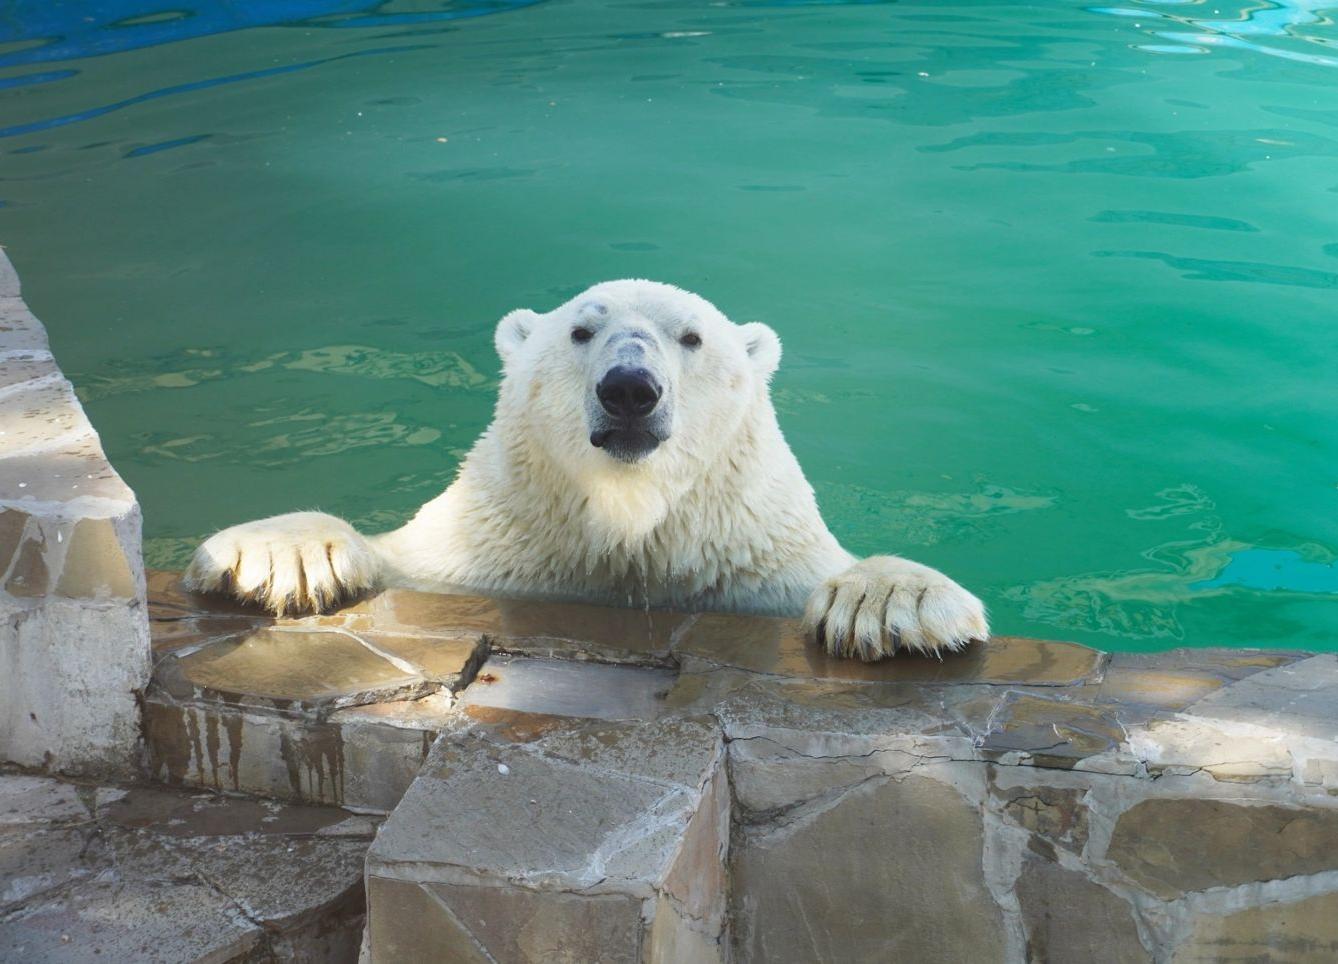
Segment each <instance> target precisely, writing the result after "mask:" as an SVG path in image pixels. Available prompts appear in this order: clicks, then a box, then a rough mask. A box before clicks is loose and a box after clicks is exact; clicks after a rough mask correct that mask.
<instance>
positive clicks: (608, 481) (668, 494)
mask: <svg viewBox="0 0 1338 964" xmlns="http://www.w3.org/2000/svg"><path fill="white" fill-rule="evenodd" d="M512 424H515V423H512ZM507 428H508V421H507V420H506V419H499V420H498V421H496V422H494V424H493V426H492V427H491V428H490V429H489V431H488V432H487V433H486V434H485V436H484V438H483V439H481V440H480V449H481V451H476V452H475V453H472V454H471V457H470V458H469V460H468V461H467V462H466V465H465V467H464V469H463V471H462V481H464V480H465V478H466V477H468V479H469V483H470V488H471V489H472V490H474V491H476V492H479V493H481V494H482V493H486V496H485V497H484V498H485V499H486V506H484V505H480V506H479V508H480V509H482V510H484V513H483V514H485V515H486V516H487V517H488V519H489V523H488V525H487V526H486V529H487V531H489V532H491V533H494V534H499V533H520V534H523V543H524V545H523V547H522V546H508V553H507V554H508V556H510V557H512V558H514V559H515V564H516V569H515V570H514V575H515V577H516V579H517V581H519V582H523V584H524V585H525V587H526V589H527V590H531V591H532V590H538V591H539V593H541V594H542V593H544V592H545V591H546V590H545V588H544V584H548V589H547V591H549V592H552V593H554V594H566V593H567V591H568V590H570V589H579V590H580V592H579V594H580V595H581V596H583V597H584V598H596V597H600V596H605V597H607V598H608V599H609V600H610V601H613V602H616V603H619V604H625V603H626V601H627V600H628V599H636V600H642V599H644V600H645V601H646V602H647V603H648V604H651V605H679V604H693V603H694V602H695V601H698V600H702V599H713V598H715V597H714V595H713V594H714V593H717V592H719V591H722V590H721V587H726V586H732V585H736V584H743V583H746V582H748V581H751V580H756V579H767V578H770V577H771V576H772V575H773V574H774V571H775V570H776V568H777V567H780V566H785V565H788V564H790V562H791V561H792V560H793V559H795V558H797V557H799V556H802V555H804V554H806V553H811V552H813V551H814V550H813V544H814V542H815V540H821V539H822V538H824V537H825V538H826V539H827V540H831V536H830V534H828V533H827V529H826V526H825V525H824V524H823V522H822V519H821V517H820V515H819V514H818V512H817V506H816V503H815V502H814V500H813V497H812V490H811V488H810V487H809V486H808V483H807V481H806V480H805V479H804V477H803V473H802V471H801V470H800V469H799V466H798V463H797V462H796V461H795V459H794V456H793V454H792V453H791V452H790V449H789V446H788V445H787V444H786V442H785V439H784V437H783V436H782V435H781V431H780V427H779V425H778V424H777V421H776V416H775V411H774V409H773V408H772V405H771V400H770V397H769V395H767V394H766V392H765V390H764V391H763V392H762V393H761V395H760V397H759V398H758V399H757V400H756V403H755V404H754V405H752V406H750V409H749V411H748V413H747V414H745V416H744V417H743V419H742V420H741V421H740V423H739V425H738V428H737V429H736V431H735V432H734V433H733V435H732V437H731V438H730V439H729V440H728V441H726V443H725V444H724V445H722V446H720V447H719V448H718V449H717V454H716V456H715V457H714V458H713V459H712V460H711V461H710V462H709V463H701V464H696V465H688V466H685V467H684V470H683V471H682V472H681V474H680V475H679V476H677V477H674V478H664V477H663V476H657V475H656V474H655V473H656V469H657V467H656V466H655V465H653V464H651V465H647V466H645V468H644V469H643V470H642V471H636V470H637V469H638V468H640V467H639V466H631V467H628V466H622V465H611V466H610V468H611V469H612V470H613V471H611V472H609V473H608V474H606V475H596V477H595V478H594V480H593V482H592V481H591V480H590V479H588V478H587V479H583V480H581V484H577V482H576V481H575V480H573V479H572V478H571V477H570V476H569V475H568V473H567V472H566V470H564V469H563V467H562V466H560V465H559V464H558V463H557V461H556V460H555V459H554V458H553V457H552V456H551V455H549V454H548V453H547V452H546V451H545V450H544V448H543V446H542V445H540V444H537V442H536V441H535V440H534V439H533V438H532V437H530V436H529V435H528V434H527V433H525V432H523V431H521V430H519V426H518V425H517V427H516V428H515V429H514V430H513V431H511V432H508V431H507ZM628 468H631V469H632V470H633V471H631V472H626V471H623V470H625V469H628ZM574 530H576V531H574ZM489 538H490V537H487V536H484V535H480V539H481V540H485V539H489ZM478 548H479V549H480V550H486V551H493V550H495V549H496V546H484V545H480V546H478ZM524 570H528V571H529V572H528V574H527V575H522V574H521V573H522V571H524ZM741 574H743V575H745V576H746V578H745V579H744V580H743V581H742V582H741V581H740V575H741ZM573 580H574V581H575V582H576V583H579V585H578V586H572V585H571V583H572V581H573ZM531 594H533V593H531Z"/></svg>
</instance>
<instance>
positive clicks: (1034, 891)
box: [1017, 857, 1152, 964]
mask: <svg viewBox="0 0 1338 964" xmlns="http://www.w3.org/2000/svg"><path fill="white" fill-rule="evenodd" d="M1017 897H1018V903H1019V905H1020V906H1021V909H1022V918H1023V921H1024V923H1025V925H1026V928H1027V959H1028V960H1031V961H1082V962H1084V964H1143V962H1150V961H1151V960H1152V956H1151V955H1150V954H1148V952H1147V951H1146V950H1145V949H1144V947H1143V945H1142V943H1141V942H1140V941H1139V939H1138V927H1137V925H1136V924H1135V923H1134V916H1133V907H1132V906H1131V905H1130V904H1129V902H1128V901H1126V900H1123V899H1121V898H1120V897H1118V896H1117V895H1115V894H1113V893H1112V892H1111V891H1109V890H1107V889H1106V888H1105V887H1102V886H1101V885H1100V884H1096V883H1093V882H1092V881H1091V880H1088V879H1087V878H1086V877H1084V876H1083V875H1082V874H1080V873H1077V872H1076V871H1072V870H1065V869H1063V868H1062V867H1060V866H1058V865H1057V864H1054V863H1051V862H1050V861H1048V860H1042V859H1038V858H1036V857H1028V858H1027V860H1026V862H1025V863H1024V864H1023V868H1022V875H1021V877H1020V879H1019V880H1018V882H1017Z"/></svg>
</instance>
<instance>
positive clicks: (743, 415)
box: [185, 280, 989, 660]
mask: <svg viewBox="0 0 1338 964" xmlns="http://www.w3.org/2000/svg"><path fill="white" fill-rule="evenodd" d="M495 340H496V345H497V351H498V354H499V355H500V356H501V359H502V368H503V377H502V382H501V389H500V392H499V395H498V400H497V408H496V412H495V415H494V419H493V422H492V424H491V425H490V426H489V427H488V429H487V430H486V431H485V432H484V433H483V435H482V437H481V438H479V440H478V442H477V443H476V444H475V445H474V447H473V449H472V450H471V451H470V452H469V455H468V456H467V457H466V459H465V461H464V464H463V465H462V466H461V467H460V471H459V475H458V476H457V478H456V480H455V482H454V483H452V484H451V486H450V487H449V488H448V489H447V490H446V491H445V492H443V493H442V494H441V495H440V496H438V497H437V498H435V499H433V500H432V501H431V502H429V503H427V504H426V505H425V506H423V507H422V508H421V509H419V511H418V513H417V515H415V516H414V517H413V519H412V520H411V521H410V522H409V523H408V524H406V525H405V526H404V527H402V528H400V529H396V530H395V531H393V532H387V533H384V534H381V535H375V536H364V535H361V534H360V533H358V532H357V531H355V530H354V529H353V527H352V526H350V525H349V524H348V523H347V522H344V521H343V520H341V519H337V518H335V517H333V516H330V515H325V514H322V513H318V512H296V513H291V514H288V515H280V516H275V517H273V518H269V519H261V520H259V521H256V522H248V523H245V524H242V525H238V526H233V527H232V528H229V529H224V530H223V531H222V532H219V533H217V534H216V535H214V536H212V537H210V538H209V539H208V540H207V541H205V542H204V544H203V545H201V546H200V547H199V549H198V550H197V551H196V553H195V556H194V558H193V560H192V561H191V564H190V566H189V568H188V570H187V572H186V576H185V579H186V584H187V585H188V586H189V587H190V588H193V589H196V590H202V591H209V592H224V593H230V594H232V595H235V596H237V597H239V598H241V599H243V600H248V601H252V602H254V603H258V604H260V605H262V606H265V607H267V608H269V609H271V610H272V611H274V612H275V613H278V614H281V615H282V614H285V613H292V614H298V613H303V612H313V611H316V612H319V611H324V610H327V609H329V608H331V607H333V606H335V605H336V604H337V603H339V602H340V601H341V600H343V599H346V598H349V597H352V596H354V595H357V594H360V593H362V592H365V591H367V590H369V589H373V588H376V587H390V586H399V587H405V588H410V589H419V590H427V591H437V592H449V591H473V592H479V593H496V594H501V595H513V596H522V597H529V598H547V599H563V600H578V601H583V602H593V603H601V604H608V605H646V606H653V607H663V608H672V609H685V610H724V611H732V612H746V613H764V614H770V615H778V616H798V615H800V614H803V616H804V618H805V621H806V625H807V627H808V631H809V632H811V633H812V634H813V635H814V636H815V637H816V638H817V639H818V640H819V641H820V642H821V643H822V644H823V645H824V646H825V647H826V649H827V651H828V652H830V653H831V654H833V655H837V656H849V657H858V658H860V659H864V660H876V659H879V658H881V657H884V656H888V655H891V654H893V653H894V652H895V651H897V650H898V649H905V650H910V651H918V652H921V653H941V652H943V651H950V650H958V649H961V648H962V647H964V646H965V645H967V643H969V642H970V641H972V640H984V639H985V638H987V636H988V632H989V631H988V628H987V626H986V620H985V610H984V607H983V606H982V605H981V602H980V600H978V599H977V598H976V597H975V596H973V595H971V593H969V592H967V591H966V590H965V589H963V588H962V587H961V586H959V585H957V583H955V582H953V581H952V580H951V579H949V578H948V577H947V576H945V575H943V574H942V573H940V572H938V571H936V570H934V569H931V568H929V567H928V566H923V565H920V564H919V563H915V562H911V561H909V560H907V559H901V558H898V557H896V556H873V557H871V558H868V559H864V560H857V559H856V558H855V557H854V556H852V555H851V554H850V553H848V552H846V551H845V550H844V549H842V548H841V546H840V545H839V544H838V543H837V541H836V539H835V537H834V536H833V535H832V534H831V532H829V531H828V529H827V526H826V524H825V523H824V522H823V521H822V516H821V515H820V514H819V512H818V506H817V502H816V500H815V499H814V496H813V489H812V487H811V486H810V485H809V484H808V481H807V480H806V479H805V478H804V474H803V472H802V470H801V469H800V468H799V463H798V462H797V461H796V460H795V457H794V455H793V453H791V451H790V447H789V445H788V444H786V441H785V438H784V436H782V435H781V430H780V426H779V425H778V424H777V422H776V413H775V411H774V409H773V408H772V405H771V396H770V389H769V383H770V379H771V375H772V373H773V372H775V370H776V367H777V365H778V364H779V363H780V355H781V346H780V341H779V339H778V338H777V336H776V334H775V332H773V331H772V330H771V329H770V328H768V327H767V326H766V325H764V324H761V323H759V322H752V323H749V324H742V325H740V324H735V323H733V322H731V321H730V320H729V319H728V318H726V317H725V316H724V315H723V314H721V312H720V311H718V310H717V309H716V308H715V306H714V305H712V304H710V303H709V302H708V301H706V300H705V299H704V298H701V297H699V296H698V295H695V294H692V293H691V292H688V291H684V290H682V289H680V288H677V287H674V286H672V285H668V284H662V283H659V282H652V281H642V280H627V281H611V282H606V283H603V284H598V285H595V286H594V287H592V288H590V289H589V290H587V291H585V292H584V293H583V294H580V295H578V296H577V297H575V298H573V299H572V300H571V301H568V302H567V303H566V304H564V305H562V306H560V307H558V308H556V309H555V310H553V311H550V312H548V313H547V314H539V313H537V312H534V311H531V310H529V309H524V308H522V309H518V310H516V311H512V312H511V313H510V314H508V315H506V317H504V318H503V319H502V320H501V321H500V322H499V323H498V325H497V331H496V339H495Z"/></svg>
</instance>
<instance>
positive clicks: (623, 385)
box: [595, 365, 663, 418]
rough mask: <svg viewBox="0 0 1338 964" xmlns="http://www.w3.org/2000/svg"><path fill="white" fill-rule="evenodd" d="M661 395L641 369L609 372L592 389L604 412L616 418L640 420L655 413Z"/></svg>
mask: <svg viewBox="0 0 1338 964" xmlns="http://www.w3.org/2000/svg"><path fill="white" fill-rule="evenodd" d="M661 394H663V392H662V390H661V389H660V384H659V382H657V381H655V379H654V378H653V377H652V376H651V373H650V372H648V371H646V370H645V369H644V368H624V367H622V366H621V365H619V366H618V367H617V368H610V369H609V370H608V372H606V373H605V375H604V378H603V380H602V381H600V383H599V384H598V385H596V386H595V396H596V397H597V398H598V399H599V404H601V405H603V406H604V411H606V412H608V413H609V414H610V415H616V416H618V417H619V418H640V417H642V416H643V415H649V414H650V413H651V412H653V411H654V410H655V406H656V405H658V404H659V402H660V395H661Z"/></svg>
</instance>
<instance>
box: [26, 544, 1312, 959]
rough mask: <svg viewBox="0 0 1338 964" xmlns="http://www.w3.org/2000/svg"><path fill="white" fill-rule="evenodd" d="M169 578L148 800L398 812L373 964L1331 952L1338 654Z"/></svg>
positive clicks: (374, 860) (375, 879)
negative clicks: (811, 636) (1120, 645)
mask: <svg viewBox="0 0 1338 964" xmlns="http://www.w3.org/2000/svg"><path fill="white" fill-rule="evenodd" d="M2 535H3V531H0V536H2ZM150 586H151V589H152V590H153V591H152V592H151V595H150V606H151V613H152V615H153V628H154V647H155V659H156V664H155V665H156V673H155V682H154V685H153V687H152V688H151V690H150V692H149V694H148V700H147V702H146V709H145V720H146V733H147V736H148V744H149V750H150V754H149V757H150V765H151V768H152V769H153V773H154V776H155V777H156V778H157V779H159V780H162V781H164V782H166V783H168V784H174V785H178V786H200V787H208V788H217V789H221V790H232V791H241V792H249V793H253V794H261V795H266V796H272V797H278V798H282V799H288V800H300V801H309V802H315V803H321V802H342V803H345V804H355V805H357V806H360V807H369V808H372V809H374V810H379V811H384V812H390V816H389V818H388V819H387V822H386V824H385V826H384V829H383V831H382V832H381V834H380V835H379V837H378V838H377V840H376V842H375V843H374V845H373V846H372V848H371V849H370V851H369V853H368V857H367V879H368V882H369V922H370V923H369V931H368V935H369V937H368V945H367V946H368V955H369V957H370V960H372V961H398V960H406V959H428V958H440V959H447V960H478V961H488V960H496V961H548V960H564V959H572V960H583V959H589V958H590V955H591V954H595V955H596V956H597V957H598V959H600V960H611V961H616V960H625V961H643V962H644V961H723V960H733V961H739V962H746V961H768V962H771V961H780V962H785V961H796V962H798V961H812V960H843V961H844V960H850V961H883V960H890V959H904V960H916V961H931V962H932V961H959V960H973V961H975V960H979V961H989V960H1000V961H1010V962H1011V961H1017V962H1022V961H1039V960H1053V961H1061V960H1093V961H1147V960H1157V961H1169V960H1275V959H1276V960H1328V959H1330V958H1328V957H1325V954H1326V953H1327V950H1326V949H1327V948H1329V947H1330V946H1331V945H1332V943H1333V940H1334V938H1333V934H1332V933H1331V930H1332V928H1331V926H1330V925H1329V923H1328V922H1327V921H1328V918H1326V917H1325V916H1324V914H1325V912H1326V908H1328V907H1329V906H1330V904H1331V902H1332V901H1333V900H1338V897H1335V895H1338V831H1335V829H1334V827H1335V826H1338V823H1335V820H1338V732H1335V731H1334V728H1333V727H1334V724H1333V722H1332V721H1333V719H1336V718H1338V709H1336V708H1338V659H1335V658H1334V657H1327V656H1308V655H1306V654H1299V653H1277V652H1266V651H1256V652H1246V651H1231V652H1227V651H1219V650H1200V651H1187V650H1179V651H1173V652H1168V653H1159V654H1116V655H1114V656H1107V655H1105V654H1101V653H1097V652H1095V651H1092V650H1089V649H1085V648H1083V647H1081V646H1074V645H1070V644H1065V643H1058V642H1045V641H1036V640H1024V639H1014V638H999V639H996V640H993V641H991V643H989V644H988V645H986V646H980V647H976V648H974V649H972V650H970V651H968V652H967V653H965V654H962V655H960V656H949V657H945V658H944V659H943V660H937V659H926V658H923V657H911V656H905V655H899V656H897V657H895V658H893V659H890V660H887V661H884V662H881V663H877V664H863V663H856V662H847V661H841V660H832V659H829V658H828V657H826V656H825V655H824V654H822V653H821V652H820V651H819V650H818V649H817V648H816V647H815V646H813V645H811V644H810V643H809V642H808V641H807V640H806V639H804V638H803V636H802V635H801V634H800V633H799V632H798V629H797V627H796V625H795V624H794V623H793V622H792V621H788V620H777V619H766V618H760V617H744V616H725V615H710V614H707V615H695V616H693V615H678V614H669V613H656V612H650V613H647V612H644V611H635V610H626V611H625V610H604V609H599V608H596V607H588V606H563V605H559V604H553V603H524V602H514V601H502V600H492V599H485V598H481V597H474V596H433V595H428V594H422V593H408V592H401V591H389V592H385V593H382V594H380V595H378V596H375V597H373V598H370V599H367V600H363V601H361V602H358V603H356V604H355V605H352V606H350V607H348V608H347V609H345V610H343V611H341V612H338V613H334V614H330V615H327V616H322V617H316V618H309V619H302V620H285V621H275V620H272V619H269V618H267V617H264V616H263V615H261V614H257V613H255V612H249V611H246V610H243V609H240V608H238V607H235V606H232V605H231V604H229V603H227V602H225V601H221V600H212V599H199V598H195V597H191V596H189V595H188V594H184V593H182V592H181V591H180V589H179V587H177V586H175V585H174V584H173V583H172V580H171V578H170V577H165V576H161V575H158V574H151V577H150ZM76 802H78V801H76ZM52 805H53V806H56V805H57V804H56V803H54V802H53V804H52ZM59 806H63V807H67V808H68V807H70V806H72V804H71V803H70V801H68V800H65V801H64V802H63V803H60V804H59ZM392 811H393V812H392ZM17 812H18V811H17V810H16V813H17ZM3 819H4V816H3V813H2V812H0V821H3ZM14 819H18V818H14ZM0 825H2V824H0ZM45 832H48V833H52V834H55V835H56V836H52V838H51V839H52V841H53V843H52V845H51V847H50V848H48V849H49V851H50V853H51V854H52V855H53V856H52V857H51V861H50V863H51V867H50V868H49V869H47V870H43V871H41V873H45V874H50V875H58V874H60V873H62V872H65V871H62V870H61V867H62V866H64V865H63V864H62V863H61V859H62V858H61V857H60V855H61V854H62V853H65V852H66V851H65V849H62V848H64V847H65V846H66V845H65V844H62V843H61V842H60V841H59V840H58V839H57V837H58V835H59V833H62V832H64V828H48V829H47V830H46V831H45ZM1331 838H1332V839H1331ZM241 852H244V850H243V851H239V853H241ZM168 856H169V857H170V854H169V855H168ZM238 859H239V860H241V859H242V858H238ZM220 866H224V864H220ZM38 876H40V875H38ZM281 893H282V888H281V887H276V888H271V889H265V890H261V891H257V893H256V894H255V895H254V897H253V906H254V908H255V909H256V911H257V912H265V913H267V912H268V911H267V910H264V909H265V908H267V907H268V904H267V903H266V901H267V900H277V899H279V897H280V896H281ZM596 948H597V949H598V950H597V952H596V951H595V950H594V949H596Z"/></svg>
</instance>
